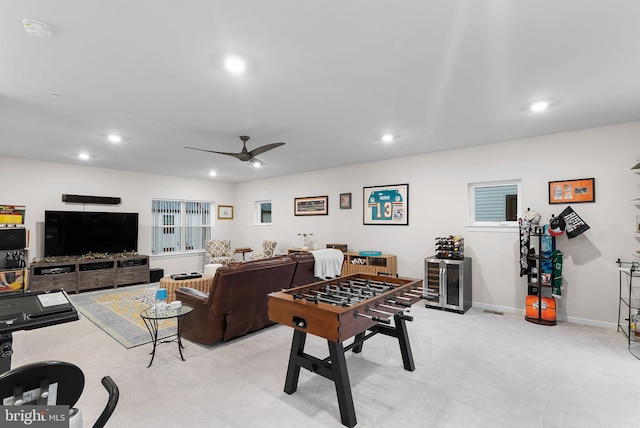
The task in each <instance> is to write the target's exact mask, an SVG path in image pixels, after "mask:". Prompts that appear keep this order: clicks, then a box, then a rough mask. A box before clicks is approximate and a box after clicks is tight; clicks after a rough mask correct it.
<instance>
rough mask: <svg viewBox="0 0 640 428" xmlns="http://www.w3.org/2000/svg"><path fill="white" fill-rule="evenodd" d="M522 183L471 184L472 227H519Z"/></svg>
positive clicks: (470, 213)
mask: <svg viewBox="0 0 640 428" xmlns="http://www.w3.org/2000/svg"><path fill="white" fill-rule="evenodd" d="M520 189H521V186H520V181H519V180H517V181H500V182H491V183H472V184H469V208H470V209H469V225H470V226H517V221H518V213H520V212H521V206H520V205H521V204H520V201H521V196H520Z"/></svg>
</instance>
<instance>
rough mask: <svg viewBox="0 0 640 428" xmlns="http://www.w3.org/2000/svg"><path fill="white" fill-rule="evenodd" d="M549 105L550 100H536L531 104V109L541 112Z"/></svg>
mask: <svg viewBox="0 0 640 428" xmlns="http://www.w3.org/2000/svg"><path fill="white" fill-rule="evenodd" d="M548 107H549V102H548V101H536V102H535V103H533V104H531V107H529V109H530V110H531V111H534V112H536V113H539V112H541V111H545V110H546V109H547V108H548Z"/></svg>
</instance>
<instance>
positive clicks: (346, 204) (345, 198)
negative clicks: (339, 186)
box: [340, 193, 351, 210]
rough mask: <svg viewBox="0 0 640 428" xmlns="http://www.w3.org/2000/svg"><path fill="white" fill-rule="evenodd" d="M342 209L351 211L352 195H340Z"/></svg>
mask: <svg viewBox="0 0 640 428" xmlns="http://www.w3.org/2000/svg"><path fill="white" fill-rule="evenodd" d="M340 209H341V210H350V209H351V193H340Z"/></svg>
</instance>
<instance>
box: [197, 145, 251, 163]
mask: <svg viewBox="0 0 640 428" xmlns="http://www.w3.org/2000/svg"><path fill="white" fill-rule="evenodd" d="M185 149H191V150H199V151H201V152H207V153H217V154H219V155H227V156H233V157H234V158H237V159H240V160H244V159H243V158H244V157H245V154H244V153H229V152H217V151H215V150H206V149H198V148H197V147H187V146H185Z"/></svg>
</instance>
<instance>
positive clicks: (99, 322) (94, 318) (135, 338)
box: [69, 284, 177, 348]
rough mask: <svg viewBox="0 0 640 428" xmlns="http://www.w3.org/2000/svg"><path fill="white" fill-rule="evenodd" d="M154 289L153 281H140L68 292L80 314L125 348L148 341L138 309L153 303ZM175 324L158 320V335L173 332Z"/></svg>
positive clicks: (169, 320) (174, 322)
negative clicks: (121, 285)
mask: <svg viewBox="0 0 640 428" xmlns="http://www.w3.org/2000/svg"><path fill="white" fill-rule="evenodd" d="M157 288H158V286H157V284H155V285H153V284H142V285H137V286H130V287H121V288H116V289H113V288H110V289H106V290H98V291H91V292H88V293H81V294H70V295H69V298H70V299H71V301H72V302H73V304H74V306H75V307H76V309H77V310H78V311H79V312H80V313H81V315H83V316H85V317H86V318H88V319H89V320H91V322H93V323H94V324H95V325H96V326H98V327H99V328H100V329H101V330H102V331H104V332H105V333H107V334H108V335H109V336H111V337H113V338H114V339H115V340H117V341H118V342H119V343H120V344H121V345H122V346H124V347H125V348H133V347H135V346H140V345H144V344H145V343H150V342H151V336H150V334H149V330H147V327H146V326H145V324H144V321H143V320H142V318H141V317H140V312H142V311H143V310H145V309H147V308H149V307H151V306H153V305H154V304H155V294H156V290H157ZM176 326H177V323H176V320H175V319H167V320H160V321H159V330H158V337H159V338H164V337H167V336H170V335H173V334H175V333H176Z"/></svg>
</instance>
